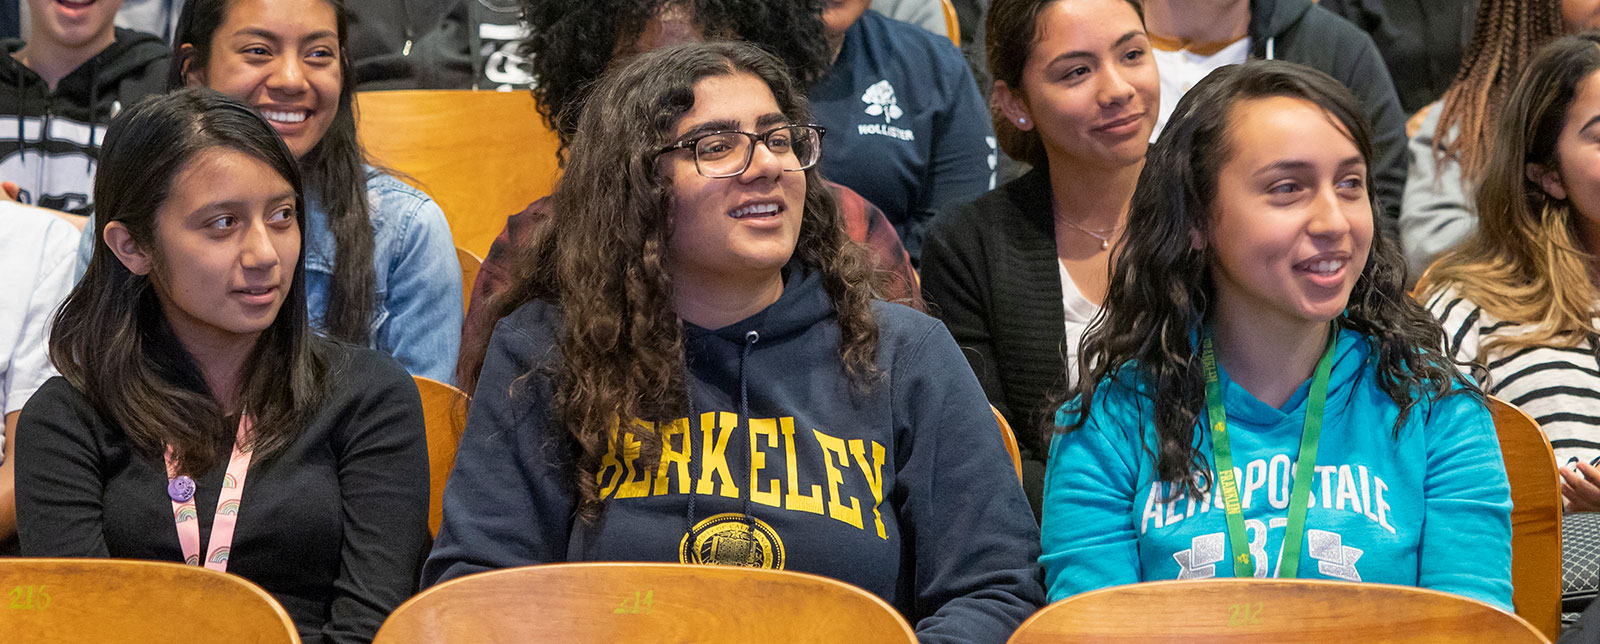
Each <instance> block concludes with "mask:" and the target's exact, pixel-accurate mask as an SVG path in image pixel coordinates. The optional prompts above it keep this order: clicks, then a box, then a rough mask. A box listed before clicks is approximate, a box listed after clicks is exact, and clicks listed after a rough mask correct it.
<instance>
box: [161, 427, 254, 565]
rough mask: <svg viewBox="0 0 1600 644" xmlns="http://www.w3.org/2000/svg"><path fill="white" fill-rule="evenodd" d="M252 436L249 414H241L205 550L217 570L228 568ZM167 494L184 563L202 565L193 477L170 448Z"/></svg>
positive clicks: (168, 451) (167, 458)
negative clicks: (185, 472)
mask: <svg viewBox="0 0 1600 644" xmlns="http://www.w3.org/2000/svg"><path fill="white" fill-rule="evenodd" d="M249 436H250V417H249V416H240V417H239V435H238V436H237V437H236V438H235V439H234V443H233V456H232V457H231V458H229V459H228V471H227V473H226V474H225V475H224V476H223V478H222V492H221V493H219V494H218V495H217V514H216V516H215V518H214V519H212V521H211V540H210V544H208V545H210V549H209V550H207V551H206V558H205V560H204V565H205V567H207V568H210V569H212V570H215V571H218V572H225V571H227V570H228V554H229V549H230V548H231V547H232V546H233V528H234V525H235V524H236V523H237V522H238V520H239V500H240V498H242V497H243V496H244V475H245V474H246V473H248V472H249V471H250V452H249V451H247V450H245V449H244V447H245V445H246V444H247V442H246V439H247V438H249ZM166 460H167V496H168V497H170V498H171V499H172V518H173V521H174V522H176V523H177V526H178V545H180V546H182V547H183V562H184V563H186V564H189V565H191V566H199V565H201V564H202V561H201V559H200V516H199V514H198V513H197V512H196V511H195V508H194V490H195V484H194V479H192V478H189V476H188V475H182V474H178V464H177V462H176V461H174V460H173V459H172V450H171V449H168V450H167V455H166Z"/></svg>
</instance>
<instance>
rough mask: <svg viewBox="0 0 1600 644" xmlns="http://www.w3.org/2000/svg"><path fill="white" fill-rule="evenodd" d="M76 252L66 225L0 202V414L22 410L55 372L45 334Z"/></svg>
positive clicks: (66, 289)
mask: <svg viewBox="0 0 1600 644" xmlns="http://www.w3.org/2000/svg"><path fill="white" fill-rule="evenodd" d="M77 252H78V230H77V229H76V228H73V226H72V224H69V223H67V222H66V221H64V220H62V219H61V218H59V217H56V216H55V215H52V214H50V213H47V212H45V211H42V210H39V209H37V208H29V207H27V206H22V205H19V204H17V203H15V202H12V201H0V276H4V277H3V278H0V409H3V410H4V412H3V413H5V414H9V413H11V412H14V411H17V410H19V409H22V405H23V403H26V402H28V398H29V397H30V396H32V395H33V392H34V391H36V390H38V389H39V385H42V384H44V381H46V380H49V379H50V377H51V376H54V375H56V370H55V367H53V366H51V364H50V349H49V346H48V343H47V338H48V335H49V331H50V321H51V318H52V317H54V316H55V312H56V308H57V307H59V306H60V305H61V302H62V300H65V299H66V297H67V294H68V293H70V292H72V286H73V283H74V279H73V276H74V275H76V273H77V271H76V267H77V261H78V260H77ZM0 432H4V429H0ZM3 438H4V435H3V433H0V439H3Z"/></svg>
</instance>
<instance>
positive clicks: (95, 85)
mask: <svg viewBox="0 0 1600 644" xmlns="http://www.w3.org/2000/svg"><path fill="white" fill-rule="evenodd" d="M91 64H92V66H91V67H90V68H89V147H91V148H99V147H100V143H99V142H98V141H96V140H94V139H95V137H94V128H95V126H96V125H98V124H99V123H100V60H99V59H98V58H96V59H94V61H93V62H92V63H91ZM98 158H100V155H98V154H95V155H92V156H90V157H89V162H88V163H85V164H84V165H83V176H86V177H87V176H93V175H94V166H95V162H94V160H95V159H98Z"/></svg>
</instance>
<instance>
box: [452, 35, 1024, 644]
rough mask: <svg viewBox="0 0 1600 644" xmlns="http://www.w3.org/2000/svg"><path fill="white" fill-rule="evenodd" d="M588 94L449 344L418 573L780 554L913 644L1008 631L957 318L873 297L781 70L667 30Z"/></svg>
mask: <svg viewBox="0 0 1600 644" xmlns="http://www.w3.org/2000/svg"><path fill="white" fill-rule="evenodd" d="M587 104H588V106H589V108H588V109H587V111H586V112H585V113H584V114H583V116H582V120H581V121H580V126H579V132H578V134H577V136H576V138H575V140H574V143H573V146H572V148H571V158H570V161H569V163H568V165H567V168H566V172H565V175H564V177H563V178H562V181H561V184H560V185H558V186H557V188H556V192H555V194H554V196H553V199H554V200H555V202H556V204H555V205H556V208H555V209H554V210H555V212H560V213H564V216H563V217H561V218H558V219H552V220H551V221H550V222H549V223H548V225H546V226H545V227H544V228H542V229H541V230H540V231H539V232H538V238H537V239H536V241H535V243H534V244H533V245H532V246H531V252H530V253H529V254H528V255H527V256H526V257H525V258H524V259H525V261H524V262H523V263H522V265H521V266H519V267H518V268H517V271H518V273H519V275H518V276H517V279H515V280H513V283H514V284H516V285H517V286H515V287H514V288H513V290H511V291H510V292H508V293H507V294H506V295H504V296H501V298H500V299H498V300H497V301H496V302H494V303H492V304H491V306H493V307H495V308H496V309H498V313H499V314H501V315H503V316H504V317H502V319H501V320H500V322H499V324H498V325H497V326H496V327H495V329H494V333H493V334H492V336H491V337H490V338H489V340H488V342H487V346H478V347H468V350H467V351H465V352H463V354H464V355H465V356H466V361H465V362H464V363H463V369H462V374H463V375H465V376H466V378H465V382H467V383H469V384H470V383H472V382H473V380H474V379H475V380H476V396H475V398H474V402H473V409H472V411H471V415H470V418H469V420H468V426H467V430H466V434H465V436H464V437H463V439H462V443H461V448H460V452H459V453H458V456H457V460H456V469H455V472H454V473H453V474H452V475H451V479H450V483H449V485H448V487H447V488H446V490H445V501H444V505H445V516H444V524H443V527H442V529H441V531H440V533H439V538H438V541H437V543H436V544H435V547H434V550H433V553H432V555H431V556H430V557H429V559H428V562H427V565H426V567H425V571H424V574H423V577H424V582H425V583H428V584H432V583H437V582H439V581H442V580H445V579H449V578H453V577H459V576H462V575H466V574H470V573H474V572H479V571H483V570H488V569H494V568H504V567H510V566H520V565H528V564H537V563H549V562H560V561H580V560H631V561H678V562H683V563H710V564H723V565H739V566H754V567H764V568H775V569H787V570H799V571H806V572H812V573H818V574H823V575H828V576H831V577H835V578H838V579H841V580H844V581H847V582H850V583H853V584H856V585H858V586H861V587H863V588H865V589H867V590H869V591H871V592H873V593H876V594H877V595H879V596H881V597H883V598H884V599H885V600H887V601H888V602H890V603H891V604H893V605H894V606H896V607H897V608H899V609H900V610H901V611H902V612H903V613H904V614H905V615H906V617H907V618H908V619H909V620H910V621H911V622H912V623H913V624H914V625H915V626H916V630H917V633H918V637H919V638H920V639H921V640H922V641H923V642H930V643H931V642H952V643H953V642H977V643H984V642H993V643H995V644H999V643H1000V642H1004V641H1005V640H1006V638H1007V637H1008V636H1009V635H1010V633H1011V632H1012V631H1013V630H1014V629H1015V628H1016V626H1017V625H1018V624H1019V623H1020V622H1021V621H1022V620H1023V619H1024V618H1025V617H1027V615H1028V614H1029V613H1031V612H1032V611H1033V610H1034V609H1035V608H1036V607H1037V606H1038V605H1039V604H1040V603H1041V602H1042V600H1043V590H1042V587H1041V585H1040V581H1039V572H1038V567H1037V563H1036V558H1037V556H1038V552H1039V550H1038V541H1037V539H1038V529H1037V526H1036V525H1035V524H1034V522H1033V519H1032V517H1031V516H1030V511H1029V509H1028V505H1027V501H1026V500H1025V499H1024V497H1023V494H1022V489H1021V486H1020V485H1019V484H1018V482H1017V477H1016V472H1015V471H1014V470H1013V469H1012V466H1011V465H1010V464H1009V463H1008V462H1007V461H1008V459H1007V457H1006V454H1005V451H1004V449H1003V447H1002V444H1001V441H1000V438H999V431H998V428H997V427H996V425H995V423H994V420H993V417H992V416H991V414H990V411H989V409H988V405H987V403H986V402H985V400H984V397H983V392H982V390H981V389H980V388H979V386H978V383H977V380H976V379H975V377H974V376H973V375H972V372H971V370H970V369H969V368H968V367H967V365H966V361H965V360H964V359H963V358H962V357H961V355H960V351H959V349H958V348H957V347H956V345H955V342H954V341H953V340H952V339H951V337H950V335H949V333H948V332H947V331H946V330H945V329H944V327H943V325H941V324H940V323H938V322H937V321H935V320H933V319H931V318H928V317H926V316H923V315H922V314H920V313H917V312H915V311H912V310H911V309H909V308H905V307H902V306H897V305H892V304H885V303H882V302H874V301H872V300H871V299H870V292H869V290H868V288H867V286H866V284H867V281H868V276H867V274H866V272H865V269H864V268H863V267H864V266H865V264H864V263H863V261H864V260H863V259H862V258H861V256H860V251H859V250H858V249H856V248H855V247H854V246H853V245H851V244H850V243H849V242H848V241H847V238H846V237H845V234H844V230H843V228H842V227H841V226H840V224H839V211H838V209H837V207H836V206H835V204H834V202H833V198H832V196H831V193H830V192H828V191H827V190H826V189H824V187H823V184H822V182H821V181H820V178H819V177H818V176H817V174H816V173H815V170H814V167H815V164H816V162H817V159H818V157H819V156H820V147H819V143H820V135H821V131H820V128H817V127H813V126H808V125H805V124H806V123H807V121H806V118H805V108H804V105H803V99H801V98H800V97H799V96H798V95H797V94H796V93H795V91H794V89H793V86H792V84H791V83H790V81H789V80H788V79H787V76H786V75H785V73H784V72H783V71H782V67H781V64H780V63H778V62H777V60H776V59H775V58H772V57H771V56H769V55H767V54H765V53H763V52H761V51H760V50H758V49H756V48H755V47H753V46H750V45H742V44H727V43H720V44H703V43H702V44H689V45H681V46H674V47H668V48H665V49H661V50H657V51H655V52H652V53H649V54H645V55H643V56H641V57H639V58H638V59H636V60H635V61H633V62H631V63H629V64H628V65H627V66H625V67H623V68H621V69H619V70H618V71H617V72H615V73H613V74H612V75H610V76H608V77H607V78H605V79H603V80H602V81H601V83H600V85H599V87H598V88H597V89H596V90H595V94H594V96H593V97H592V99H591V100H590V101H588V103H587ZM641 130H642V131H641ZM619 418H620V419H623V422H622V423H621V428H620V431H619V429H618V425H619V423H618V422H617V420H616V419H619Z"/></svg>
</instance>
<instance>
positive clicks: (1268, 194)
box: [1041, 61, 1511, 608]
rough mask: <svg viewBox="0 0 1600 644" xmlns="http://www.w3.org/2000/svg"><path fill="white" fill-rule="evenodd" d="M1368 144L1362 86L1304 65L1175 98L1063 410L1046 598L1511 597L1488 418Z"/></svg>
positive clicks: (1052, 478)
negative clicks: (1319, 590)
mask: <svg viewBox="0 0 1600 644" xmlns="http://www.w3.org/2000/svg"><path fill="white" fill-rule="evenodd" d="M1371 150H1372V147H1371V139H1370V134H1369V129H1368V127H1367V124H1366V122H1365V120H1364V119H1363V118H1362V117H1361V112H1360V111H1359V107H1358V106H1357V104H1356V102H1355V100H1354V98H1353V97H1352V96H1351V95H1350V93H1349V92H1348V91H1347V90H1345V89H1344V88H1343V87H1342V86H1340V85H1339V84H1338V83H1337V82H1336V81H1334V80H1333V79H1332V78H1330V77H1328V76H1326V75H1323V74H1322V73H1320V72H1316V71H1313V70H1310V69H1309V68H1305V67H1301V66H1299V65H1295V64H1293V63H1284V62H1274V61H1261V62H1250V63H1246V64H1244V65H1240V66H1235V67H1228V68H1224V69H1222V70H1219V71H1217V72H1216V73H1213V74H1212V75H1211V76H1209V77H1207V78H1206V79H1205V80H1203V81H1201V82H1200V83H1199V84H1197V85H1196V86H1195V87H1194V89H1193V90H1191V91H1190V92H1189V93H1188V94H1187V95H1185V96H1184V98H1183V100H1182V101H1181V102H1180V103H1179V104H1178V106H1177V108H1176V110H1175V112H1174V117H1173V120H1172V122H1171V123H1170V124H1169V125H1168V126H1167V129H1166V130H1165V131H1164V132H1163V133H1162V135H1161V138H1160V139H1159V140H1158V141H1157V142H1156V144H1155V145H1154V146H1153V147H1152V148H1151V151H1150V159H1149V161H1148V164H1147V165H1146V167H1145V170H1144V173H1143V174H1142V175H1141V177H1140V180H1139V186H1138V188H1137V190H1136V192H1135V196H1134V201H1133V204H1132V207H1131V210H1130V214H1129V223H1128V228H1127V231H1126V232H1125V233H1124V235H1125V238H1124V239H1123V242H1122V244H1123V251H1122V255H1121V257H1119V258H1118V260H1117V262H1116V270H1115V273H1114V275H1113V277H1112V290H1111V292H1110V293H1109V295H1108V296H1107V299H1106V306H1105V312H1104V314H1103V316H1102V317H1101V318H1100V319H1099V320H1098V321H1097V322H1096V324H1095V325H1094V326H1091V327H1090V330H1089V332H1088V335H1087V336H1086V338H1085V340H1084V345H1083V350H1082V354H1081V356H1080V360H1081V361H1082V362H1081V364H1080V365H1079V373H1083V374H1086V377H1084V378H1083V379H1082V380H1081V381H1080V384H1079V385H1078V386H1077V389H1076V390H1075V391H1073V392H1071V394H1072V398H1071V399H1069V401H1068V402H1067V403H1066V404H1064V405H1063V406H1062V407H1061V409H1060V411H1058V413H1057V416H1056V424H1057V432H1058V435H1057V436H1056V437H1055V438H1054V440H1053V442H1052V444H1051V450H1050V463H1049V469H1048V472H1047V474H1046V478H1045V497H1044V523H1043V530H1042V538H1041V542H1042V546H1043V554H1042V556H1041V562H1042V563H1043V566H1044V569H1045V582H1046V585H1047V586H1048V588H1049V597H1050V599H1051V600H1057V599H1061V598H1064V597H1068V596H1071V595H1074V594H1077V593H1081V592H1084V591H1088V590H1093V589H1096V588H1102V587H1106V586H1114V585H1118V584H1125V583H1133V582H1138V581H1149V580H1161V579H1204V578H1211V577H1285V578H1288V577H1300V578H1321V579H1343V580H1349V581H1372V582H1382V583H1391V584H1403V585H1410V586H1421V587H1424V588H1432V589H1435V590H1444V591H1449V592H1454V593H1458V594H1461V595H1465V596H1467V597H1471V598H1474V599H1479V600H1483V601H1487V602H1490V603H1493V604H1495V605H1498V606H1501V607H1505V608H1509V607H1510V605H1511V581H1510V580H1511V574H1510V561H1511V521H1510V510H1511V503H1510V489H1509V486H1508V485H1507V483H1506V474H1505V469H1504V466H1503V464H1502V462H1501V457H1500V450H1499V447H1498V442H1497V440H1496V439H1495V434H1494V427H1493V424H1492V422H1491V420H1490V417H1489V413H1488V411H1487V410H1486V409H1485V407H1484V403H1483V398H1482V395H1481V394H1480V393H1479V392H1478V391H1477V389H1476V388H1475V387H1474V386H1473V385H1471V384H1470V383H1467V382H1463V381H1461V380H1460V379H1459V378H1458V377H1457V376H1455V374H1454V370H1453V368H1452V366H1451V363H1450V360H1449V359H1448V358H1447V357H1446V356H1444V355H1442V354H1441V353H1440V352H1439V350H1438V348H1437V347H1440V346H1443V344H1442V340H1443V332H1442V331H1441V330H1440V329H1439V327H1438V325H1437V324H1435V323H1434V322H1433V321H1432V320H1431V319H1430V318H1429V317H1428V314H1427V313H1426V311H1424V310H1423V309H1422V308H1421V307H1420V306H1418V305H1417V304H1416V303H1415V302H1413V301H1412V300H1411V299H1409V298H1408V297H1406V296H1405V294H1404V290H1403V287H1402V279H1403V271H1404V269H1403V264H1402V260H1401V257H1400V254H1399V249H1398V248H1396V246H1395V243H1394V241H1393V240H1392V239H1388V238H1385V237H1383V236H1382V235H1375V234H1374V232H1373V228H1374V226H1373V213H1374V212H1377V209H1378V205H1377V204H1376V202H1375V200H1374V198H1373V196H1372V192H1371V191H1370V190H1369V186H1370V185H1371V181H1372V172H1371V169H1370V167H1369V165H1368V162H1369V160H1370V159H1371V158H1372V154H1371ZM1085 401H1088V402H1087V404H1085Z"/></svg>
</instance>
